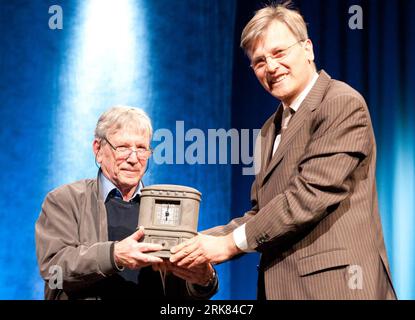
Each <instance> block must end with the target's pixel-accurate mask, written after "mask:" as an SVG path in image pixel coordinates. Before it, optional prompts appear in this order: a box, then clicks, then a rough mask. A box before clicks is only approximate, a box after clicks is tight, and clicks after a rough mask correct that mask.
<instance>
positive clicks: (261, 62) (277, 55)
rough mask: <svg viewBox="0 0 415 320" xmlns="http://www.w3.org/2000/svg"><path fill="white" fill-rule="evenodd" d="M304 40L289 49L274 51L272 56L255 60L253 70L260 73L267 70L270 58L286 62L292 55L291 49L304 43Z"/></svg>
mask: <svg viewBox="0 0 415 320" xmlns="http://www.w3.org/2000/svg"><path fill="white" fill-rule="evenodd" d="M303 41H304V40H299V41H297V42H296V43H294V44H292V45H290V46H289V47H287V48H285V49H281V50H274V51H273V52H272V53H271V54H270V55H266V56H262V57H258V58H255V59H254V60H253V61H252V63H251V68H252V69H254V71H259V70H262V69H264V68H265V66H266V65H267V64H268V58H271V59H272V60H273V61H278V62H279V61H282V60H284V59H285V58H286V57H287V56H288V55H289V53H290V49H291V48H292V47H294V46H295V45H296V44H298V43H300V42H303Z"/></svg>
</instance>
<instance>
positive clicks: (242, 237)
mask: <svg viewBox="0 0 415 320" xmlns="http://www.w3.org/2000/svg"><path fill="white" fill-rule="evenodd" d="M318 77H319V76H318V73H317V72H316V73H315V74H314V76H313V78H312V79H311V81H310V83H309V84H308V85H307V86H306V87H305V89H304V90H303V91H302V92H301V93H300V95H299V96H298V97H297V98H296V99H295V100H294V101H293V102H292V103H291V105H289V106H287V105H285V104H284V103H283V104H282V106H283V108H284V110H287V109H288V108H291V110H292V112H283V114H284V115H285V117H284V116H283V119H282V124H281V128H283V127H284V126H285V127H286V126H288V122H289V121H290V119H291V117H292V115H293V113H295V112H297V111H298V109H299V108H300V106H301V104H302V103H303V101H304V99H305V98H306V97H307V95H308V94H309V93H310V91H311V89H312V88H313V86H314V85H315V83H316V81H317V79H318ZM280 142H281V132H280V133H279V134H277V136H276V137H275V140H274V147H273V149H272V155H274V154H275V151H277V148H278V146H279V144H280ZM233 240H234V242H235V244H236V246H237V247H238V248H239V249H240V250H242V251H244V252H255V250H253V249H251V248H249V247H248V241H247V239H246V232H245V223H244V224H243V225H241V226H239V227H238V228H236V229H235V230H234V231H233Z"/></svg>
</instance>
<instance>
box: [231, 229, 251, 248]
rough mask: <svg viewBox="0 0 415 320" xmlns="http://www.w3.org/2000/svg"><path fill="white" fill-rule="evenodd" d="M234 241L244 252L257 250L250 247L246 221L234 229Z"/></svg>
mask: <svg viewBox="0 0 415 320" xmlns="http://www.w3.org/2000/svg"><path fill="white" fill-rule="evenodd" d="M232 235H233V241H234V242H235V245H236V246H237V247H238V248H239V249H240V250H242V251H243V252H255V250H253V249H250V248H249V247H248V241H247V240H246V233H245V223H244V224H243V225H241V226H239V227H238V228H236V229H235V230H233V233H232Z"/></svg>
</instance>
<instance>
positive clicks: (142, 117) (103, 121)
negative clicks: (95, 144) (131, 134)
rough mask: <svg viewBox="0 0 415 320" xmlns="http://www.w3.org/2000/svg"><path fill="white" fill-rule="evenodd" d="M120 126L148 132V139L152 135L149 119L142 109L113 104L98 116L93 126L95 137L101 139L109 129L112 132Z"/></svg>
mask: <svg viewBox="0 0 415 320" xmlns="http://www.w3.org/2000/svg"><path fill="white" fill-rule="evenodd" d="M121 128H122V129H126V130H136V131H140V132H145V133H147V134H148V136H149V139H150V140H151V136H152V135H153V127H152V126H151V120H150V118H149V117H148V115H147V114H146V113H145V112H144V111H143V110H142V109H139V108H134V107H128V106H114V107H112V108H110V109H108V110H107V111H105V112H104V113H103V114H102V115H101V116H100V117H99V119H98V122H97V126H96V128H95V138H96V139H103V138H104V137H106V136H107V134H108V133H109V131H111V132H114V131H117V130H119V129H121Z"/></svg>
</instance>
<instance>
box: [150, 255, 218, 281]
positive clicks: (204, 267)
mask: <svg viewBox="0 0 415 320" xmlns="http://www.w3.org/2000/svg"><path fill="white" fill-rule="evenodd" d="M153 270H154V271H159V270H162V271H164V272H171V273H173V274H174V275H175V276H177V277H179V278H182V279H183V280H186V281H187V282H189V283H192V284H198V285H200V286H205V285H208V284H209V282H210V281H211V280H212V279H213V278H214V274H215V272H214V269H213V267H212V265H211V264H210V263H203V264H201V265H198V266H195V267H192V268H187V267H179V266H177V265H174V264H173V263H171V262H170V261H169V260H164V261H163V263H161V264H156V265H153Z"/></svg>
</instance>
